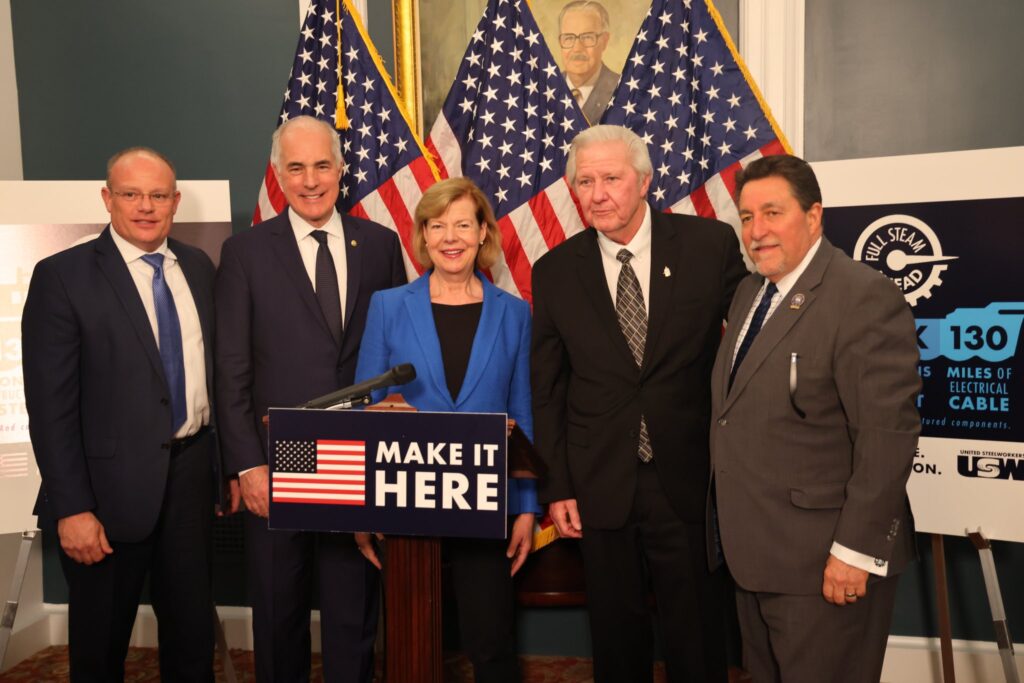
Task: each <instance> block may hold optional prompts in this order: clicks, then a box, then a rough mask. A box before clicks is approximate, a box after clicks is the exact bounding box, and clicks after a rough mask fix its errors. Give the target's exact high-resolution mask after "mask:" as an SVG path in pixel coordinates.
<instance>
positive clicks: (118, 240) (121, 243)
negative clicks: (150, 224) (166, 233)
mask: <svg viewBox="0 0 1024 683" xmlns="http://www.w3.org/2000/svg"><path fill="white" fill-rule="evenodd" d="M109 227H110V238H111V239H112V240H114V246H115V247H117V250H118V251H119V252H121V258H123V259H124V262H125V263H131V262H132V261H137V260H138V259H140V258H142V257H143V256H144V255H145V254H163V256H164V259H165V260H168V261H177V260H178V259H177V257H175V255H174V252H173V251H171V250H170V248H168V246H167V238H166V237H165V238H164V241H163V242H161V243H160V246H159V247H157V248H156V249H154V250H153V251H145V250H143V249H139V248H138V247H137V246H135V245H134V244H132V243H131V242H129V241H128V240H126V239H125V238H123V237H121V235H120V234H118V232H117V230H114V226H113V225H110V226H109Z"/></svg>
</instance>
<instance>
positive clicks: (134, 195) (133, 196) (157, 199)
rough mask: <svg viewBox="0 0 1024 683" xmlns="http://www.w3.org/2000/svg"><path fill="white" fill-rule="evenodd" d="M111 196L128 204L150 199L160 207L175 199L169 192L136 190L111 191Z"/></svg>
mask: <svg viewBox="0 0 1024 683" xmlns="http://www.w3.org/2000/svg"><path fill="white" fill-rule="evenodd" d="M110 194H112V195H114V196H115V197H118V198H120V199H121V200H122V201H125V202H128V203H129V204H135V203H136V202H140V201H142V198H143V197H149V201H151V202H153V203H154V204H158V205H159V204H166V203H168V202H169V201H171V199H173V198H174V195H173V194H171V193H169V192H135V191H134V190H127V191H124V192H122V191H120V190H111V191H110Z"/></svg>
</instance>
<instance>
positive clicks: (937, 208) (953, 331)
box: [814, 147, 1024, 542]
mask: <svg viewBox="0 0 1024 683" xmlns="http://www.w3.org/2000/svg"><path fill="white" fill-rule="evenodd" d="M1020 168H1024V147H1014V148H1000V149H991V150H973V151H966V152H949V153H942V154H923V155H913V156H903V157H883V158H875V159H858V160H851V161H835V162H821V163H816V164H814V169H815V172H816V174H817V175H818V179H819V182H820V184H821V188H822V195H823V198H824V204H825V214H824V223H825V235H826V236H827V237H828V238H829V240H831V241H832V243H833V244H835V245H836V246H837V247H839V248H841V249H843V250H844V251H845V252H846V253H847V254H849V255H850V256H851V257H852V258H854V259H855V260H858V261H861V262H862V263H865V264H867V265H869V266H871V267H872V268H875V269H877V270H879V271H880V272H882V273H883V274H884V275H886V276H887V277H888V278H890V279H891V280H892V281H893V282H894V283H895V284H896V286H897V287H899V288H900V290H901V291H902V292H903V296H904V298H905V299H906V301H907V304H908V305H909V306H910V307H911V309H912V311H913V314H914V319H915V321H916V324H917V341H918V349H919V351H920V353H921V360H920V363H919V365H918V371H919V373H920V375H921V380H922V384H923V388H922V392H921V394H920V395H919V397H918V410H919V411H920V413H921V439H920V442H919V445H918V450H917V453H916V455H915V458H914V464H913V472H912V474H911V478H910V482H909V483H908V486H907V490H908V493H909V495H910V500H911V506H912V507H913V511H914V519H915V523H916V525H917V530H918V531H922V532H930V533H938V534H948V535H955V536H963V535H964V533H965V530H966V529H968V528H969V529H970V530H971V531H974V530H976V529H977V528H979V527H980V528H982V529H983V530H984V534H985V536H986V537H987V538H988V539H992V540H1007V541H1017V542H1022V541H1024V515H1021V514H1020V509H1021V508H1020V501H1021V500H1022V499H1024V343H1022V340H1021V327H1022V323H1024V286H1022V284H1021V283H1022V282H1024V280H1022V277H1021V267H1020V262H1021V257H1020V255H1021V252H1022V251H1024V218H1022V216H1024V177H1022V176H1021V174H1019V173H1014V172H1012V171H1011V169H1020Z"/></svg>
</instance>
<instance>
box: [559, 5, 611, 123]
mask: <svg viewBox="0 0 1024 683" xmlns="http://www.w3.org/2000/svg"><path fill="white" fill-rule="evenodd" d="M609 24H610V22H609V17H608V10H606V9H605V8H604V5H602V4H601V3H599V2H594V0H573V1H572V2H568V3H566V4H565V6H564V7H563V8H562V11H561V12H559V14H558V45H559V46H560V47H561V48H562V69H563V70H564V71H565V80H566V83H568V85H569V90H571V91H572V95H573V97H575V98H576V102H577V103H578V104H579V105H580V108H581V109H582V110H583V115H584V116H586V117H587V121H588V122H589V123H590V124H591V125H594V124H595V123H599V122H600V121H601V115H602V114H604V110H605V109H606V108H607V107H608V103H609V102H611V101H612V95H613V94H614V93H615V86H617V85H618V84H619V74H617V73H615V72H614V71H612V70H611V69H609V68H608V67H607V66H605V63H604V61H603V60H602V55H604V50H605V48H606V47H608V38H609V34H608V28H609Z"/></svg>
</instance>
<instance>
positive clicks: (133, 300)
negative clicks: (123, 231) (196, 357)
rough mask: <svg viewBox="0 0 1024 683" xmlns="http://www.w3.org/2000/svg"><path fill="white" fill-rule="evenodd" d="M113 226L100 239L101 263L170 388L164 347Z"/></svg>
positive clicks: (100, 265) (156, 368)
mask: <svg viewBox="0 0 1024 683" xmlns="http://www.w3.org/2000/svg"><path fill="white" fill-rule="evenodd" d="M112 229H113V228H111V227H110V226H109V225H108V226H107V229H106V230H104V231H103V232H102V233H101V234H100V236H99V237H97V238H96V241H95V245H96V260H97V263H98V264H99V267H100V270H102V271H103V274H104V276H105V277H106V278H107V281H108V282H109V283H110V287H111V289H113V290H114V293H115V294H116V295H117V298H118V299H120V301H121V305H122V306H123V307H124V310H125V313H126V314H127V315H128V320H129V321H130V322H131V325H132V328H134V330H135V334H136V335H137V336H138V338H139V342H140V343H141V344H142V348H143V349H144V350H145V352H146V356H148V357H149V362H150V363H152V365H153V369H154V370H156V372H157V374H158V375H159V376H160V377H161V378H162V379H163V380H164V386H165V387H166V385H167V378H166V377H165V376H164V364H163V362H162V361H161V360H160V349H159V348H158V347H157V345H156V337H155V336H154V335H153V326H152V325H151V324H150V322H149V316H148V315H146V309H145V307H144V306H143V305H142V299H141V298H140V297H139V289H138V288H137V287H136V286H135V281H134V280H133V279H132V275H131V273H129V272H128V265H127V264H126V263H125V262H124V257H123V256H121V252H120V251H118V249H117V246H116V245H115V244H114V240H113V238H111V237H110V231H111V230H112Z"/></svg>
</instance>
